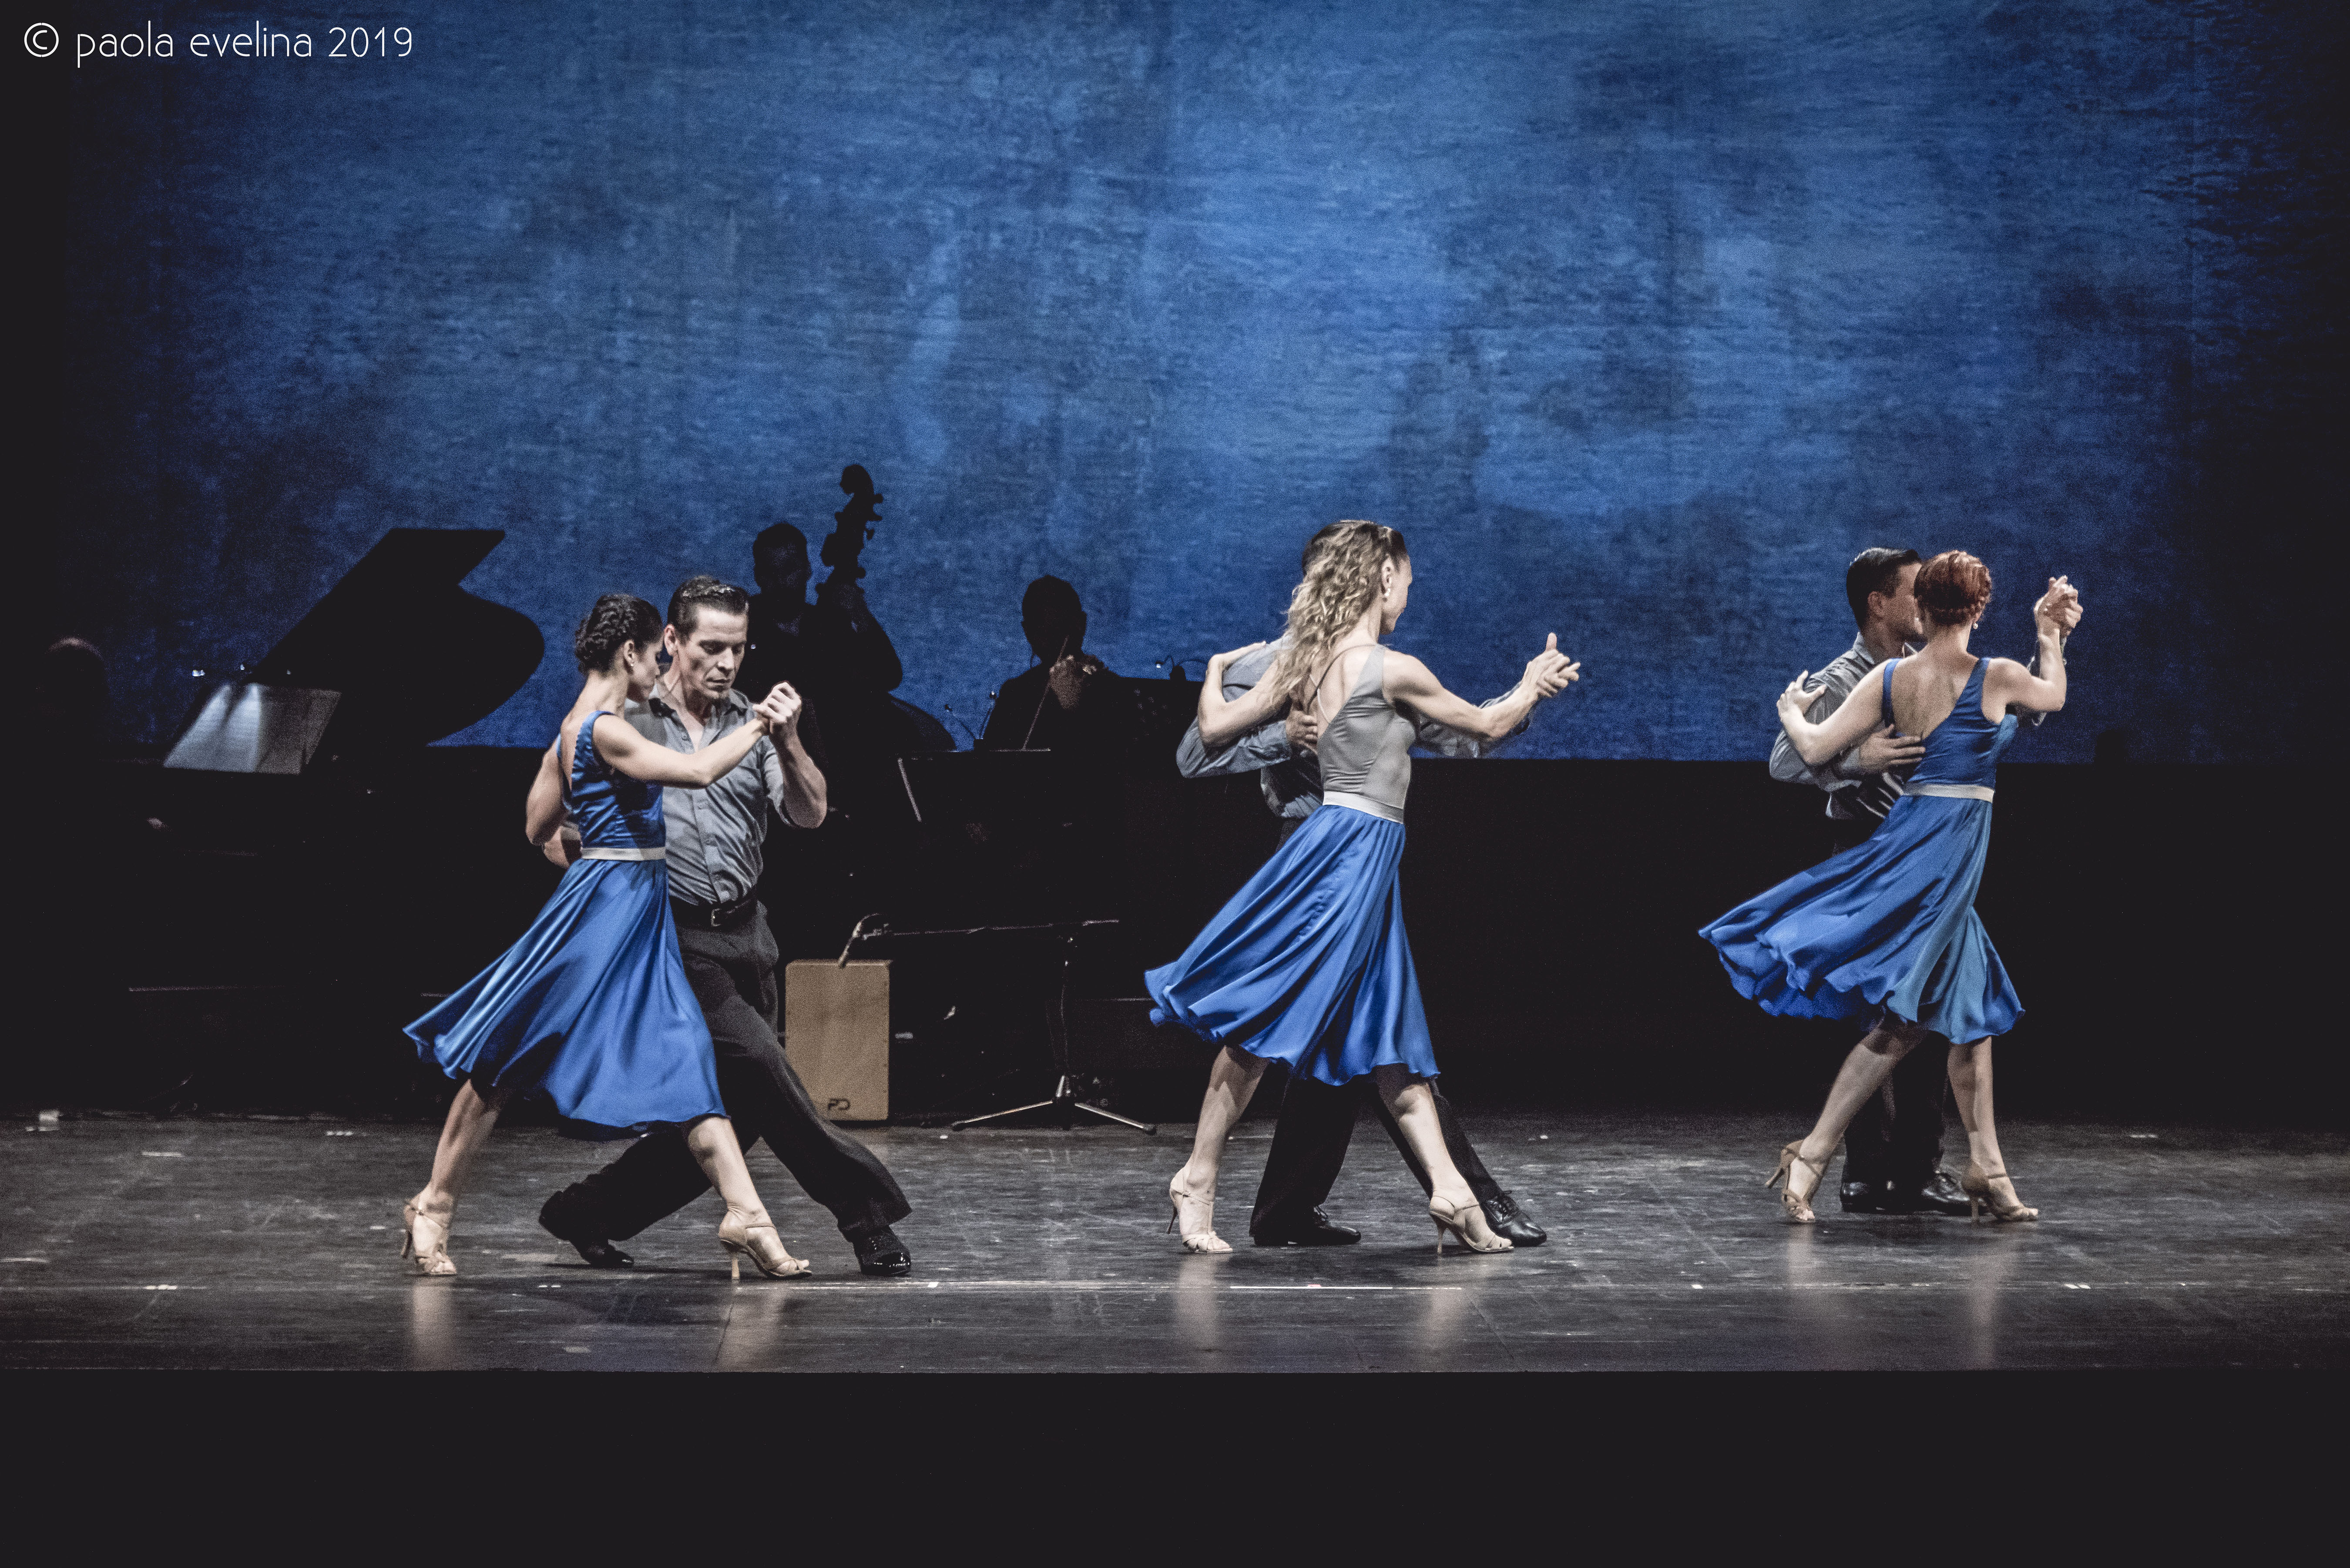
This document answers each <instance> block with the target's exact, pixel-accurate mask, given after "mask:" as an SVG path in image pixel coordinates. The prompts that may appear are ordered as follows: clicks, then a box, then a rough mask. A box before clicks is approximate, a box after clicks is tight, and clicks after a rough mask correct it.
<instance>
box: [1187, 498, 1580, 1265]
mask: <svg viewBox="0 0 2350 1568" xmlns="http://www.w3.org/2000/svg"><path fill="white" fill-rule="evenodd" d="M1341 529H1342V531H1341V532H1339V533H1337V534H1336V535H1334V536H1332V537H1331V538H1330V539H1329V540H1328V542H1327V543H1326V545H1325V547H1324V548H1323V549H1322V550H1321V551H1320V552H1319V553H1318V554H1317V555H1315V556H1313V557H1312V558H1311V561H1310V563H1309V565H1308V566H1307V569H1306V573H1305V580H1304V581H1302V582H1301V583H1299V584H1298V586H1297V589H1296V591H1295V594H1293V595H1292V596H1291V598H1290V606H1289V625H1288V630H1287V635H1286V638H1285V641H1286V644H1287V646H1286V647H1285V648H1284V649H1283V651H1282V653H1281V656H1280V658H1279V659H1277V660H1275V662H1274V665H1273V668H1272V669H1270V670H1267V671H1266V672H1265V676H1264V679H1263V680H1261V681H1259V682H1258V683H1257V684H1256V686H1255V687H1254V688H1253V689H1252V690H1251V691H1249V693H1248V694H1247V695H1246V696H1244V697H1243V698H1241V699H1240V700H1239V701H1231V702H1227V701H1224V699H1223V687H1224V679H1223V675H1224V666H1225V665H1227V664H1229V663H1230V662H1231V661H1232V660H1233V659H1238V658H1240V657H1242V656H1243V654H1246V653H1248V652H1250V651H1252V649H1253V647H1256V646H1262V645H1252V648H1244V649H1234V650H1233V651H1232V652H1231V653H1222V654H1218V655H1217V656H1216V657H1215V658H1213V659H1210V660H1209V661H1208V672H1207V675H1206V677H1205V679H1204V680H1202V681H1201V687H1200V738H1201V741H1202V742H1205V743H1206V744H1207V745H1208V746H1209V747H1210V748H1211V749H1212V748H1214V747H1217V746H1220V745H1222V744H1224V743H1225V742H1229V741H1231V740H1232V739H1234V738H1236V737H1238V736H1239V735H1242V734H1243V733H1245V732H1248V731H1250V730H1253V729H1255V728H1256V727H1257V726H1259V725H1260V724H1263V723H1266V722H1269V721H1271V720H1274V719H1275V718H1278V717H1279V716H1280V715H1281V714H1282V712H1283V711H1284V710H1286V709H1287V708H1288V707H1289V706H1290V705H1291V704H1292V703H1293V702H1294V703H1295V704H1297V705H1298V706H1300V707H1310V708H1312V709H1313V711H1315V714H1316V715H1317V716H1318V717H1320V718H1321V720H1322V721H1323V725H1324V727H1323V730H1322V734H1321V739H1320V741H1319V742H1318V743H1317V744H1316V746H1315V752H1316V754H1317V756H1318V758H1319V760H1320V765H1321V773H1322V805H1321V807H1320V808H1319V809H1317V810H1316V811H1315V813H1314V814H1313V815H1311V816H1309V817H1307V818H1306V819H1305V826H1302V827H1300V828H1299V829H1298V830H1297V831H1296V832H1295V833H1293V834H1292V835H1290V836H1289V838H1288V839H1287V841H1286V842H1284V844H1283V845H1282V846H1281V847H1280V848H1279V849H1278V850H1276V851H1275V852H1274V856H1273V858H1272V859H1270V860H1268V861H1266V862H1265V864H1264V866H1263V868H1262V869H1260V870H1259V871H1258V872H1257V874H1256V875H1255V876H1254V877H1251V878H1250V879H1249V882H1248V885H1247V886H1246V887H1244V888H1242V889H1241V890H1240V891H1239V892H1238V893H1236V894H1234V895H1233V896H1232V900H1231V902H1229V903H1227V904H1226V905H1225V906H1224V907H1223V909H1222V910H1221V911H1219V912H1218V913H1217V915H1216V917H1215V918H1214V919H1211V920H1210V921H1209V922H1208V924H1207V928H1206V929H1203V930H1202V931H1201V933H1200V934H1199V936H1198V937H1196V938H1194V939H1193V940H1192V942H1191V946H1190V947H1188V948H1186V949H1185V950H1184V951H1183V956H1182V957H1181V958H1179V959H1177V960H1176V961H1174V962H1173V963H1171V964H1169V965H1167V966H1166V967H1165V968H1163V969H1155V970H1152V971H1150V972H1149V974H1147V975H1145V976H1144V977H1143V980H1144V984H1145V985H1146V986H1147V987H1148V988H1149V992H1150V996H1151V1000H1152V1001H1153V1002H1156V1003H1157V1008H1156V1010H1155V1011H1154V1012H1153V1014H1152V1017H1153V1019H1154V1020H1155V1021H1156V1022H1159V1023H1180V1024H1181V1025H1182V1026H1183V1027H1184V1028H1186V1029H1189V1030H1191V1032H1192V1033H1195V1034H1197V1035H1199V1036H1200V1037H1201V1039H1203V1040H1207V1041H1211V1042H1212V1043H1214V1044H1218V1045H1221V1046H1222V1047H1223V1049H1222V1050H1221V1051H1219V1052H1218V1053H1217V1054H1216V1059H1215V1063H1214V1065H1213V1066H1212V1067H1211V1069H1210V1072H1209V1077H1208V1092H1207V1096H1206V1097H1205V1099H1204V1100H1203V1101H1202V1102H1201V1106H1200V1125H1199V1130H1198V1132H1197V1133H1196V1134H1195V1135H1194V1136H1193V1137H1192V1141H1191V1159H1190V1160H1189V1161H1188V1162H1187V1163H1186V1164H1185V1165H1184V1167H1183V1168H1182V1169H1181V1170H1180V1171H1178V1172H1176V1174H1175V1179H1173V1180H1172V1181H1170V1183H1168V1187H1167V1196H1168V1199H1169V1201H1170V1204H1171V1205H1172V1207H1173V1209H1174V1215H1173V1218H1172V1220H1170V1229H1173V1230H1175V1231H1179V1232H1180V1234H1181V1235H1182V1238H1183V1246H1184V1248H1185V1250H1186V1251H1193V1252H1229V1251H1232V1248H1231V1246H1230V1245H1229V1244H1228V1243H1226V1242H1225V1241H1224V1240H1223V1239H1222V1237H1220V1236H1218V1235H1217V1234H1216V1232H1215V1228H1214V1218H1215V1202H1216V1176H1217V1171H1218V1168H1219V1166H1220V1165H1221V1163H1222V1157H1223V1150H1224V1140H1225V1137H1227V1135H1229V1134H1230V1132H1231V1131H1232V1124H1233V1123H1234V1122H1236V1121H1238V1120H1239V1119H1240V1115H1241V1112H1242V1111H1243V1110H1244V1109H1245V1108H1246V1107H1247V1106H1248V1102H1249V1097H1250V1096H1252V1095H1253V1094H1254V1093H1255V1092H1256V1085H1257V1081H1258V1080H1259V1079H1260V1078H1261V1077H1263V1074H1264V1069H1265V1065H1266V1064H1267V1063H1269V1062H1273V1061H1275V1060H1279V1061H1281V1062H1284V1063H1286V1064H1288V1067H1289V1070H1290V1071H1291V1072H1293V1073H1311V1074H1312V1075H1314V1076H1315V1077H1316V1078H1318V1079H1320V1080H1321V1081H1322V1082H1324V1083H1326V1084H1346V1083H1349V1082H1351V1081H1353V1080H1354V1079H1356V1078H1358V1077H1361V1076H1363V1075H1366V1074H1367V1075H1370V1077H1371V1078H1372V1081H1373V1082H1374V1084H1375V1085H1377V1087H1378V1092H1379V1096H1380V1097H1381V1098H1382V1099H1384V1100H1385V1101H1386V1102H1387V1105H1388V1110H1389V1111H1390V1112H1392V1113H1393V1115H1394V1116H1395V1119H1396V1122H1397V1125H1398V1126H1399V1127H1401V1128H1402V1129H1403V1133H1404V1136H1405V1137H1406V1138H1407V1139H1409V1142H1410V1144H1411V1147H1412V1151H1413V1152H1414V1153H1415V1154H1416V1155H1418V1156H1419V1160H1420V1162H1421V1164H1422V1166H1423V1167H1424V1168H1426V1170H1427V1171H1428V1173H1429V1176H1430V1179H1431V1180H1432V1182H1433V1184H1434V1188H1433V1194H1432V1196H1431V1197H1430V1199H1429V1203H1428V1212H1429V1215H1430V1218H1431V1219H1433V1220H1435V1221H1436V1227H1437V1238H1436V1245H1437V1250H1438V1251H1443V1248H1444V1237H1445V1234H1446V1233H1447V1232H1450V1233H1451V1234H1452V1235H1454V1236H1457V1237H1459V1238H1460V1239H1461V1241H1463V1242H1465V1243H1466V1244H1467V1245H1468V1246H1469V1247H1470V1249H1471V1251H1479V1252H1500V1251H1509V1250H1510V1243H1509V1242H1508V1241H1504V1240H1503V1239H1502V1238H1501V1237H1498V1236H1496V1235H1494V1234H1493V1231H1492V1227H1490V1226H1489V1225H1487V1224H1486V1222H1485V1216H1484V1211H1483V1210H1482V1209H1480V1208H1479V1207H1478V1204H1477V1199H1476V1198H1475V1196H1474V1195H1473V1194H1472V1193H1471V1190H1470V1188H1469V1184H1468V1182H1467V1181H1466V1180H1464V1179H1462V1177H1461V1172H1460V1169H1459V1168H1458V1167H1456V1166H1455V1165H1454V1164H1453V1163H1452V1157H1451V1155H1450V1154H1449V1153H1447V1152H1446V1150H1445V1147H1444V1135H1443V1133H1442V1131H1441V1130H1440V1127H1439V1125H1438V1122H1437V1116H1436V1105H1435V1100H1434V1098H1433V1096H1431V1095H1430V1093H1429V1087H1428V1080H1429V1079H1430V1078H1432V1077H1434V1076H1435V1075H1436V1054H1435V1051H1434V1049H1433V1048H1432V1047H1431V1046H1430V1043H1429V1037H1428V1020H1427V1018H1426V1016H1425V1015H1424V1014H1423V1013H1422V1012H1421V1010H1420V1003H1419V981H1418V980H1417V978H1415V976H1414V975H1413V972H1412V964H1411V945H1410V943H1409V941H1408V940H1406V938H1405V935H1404V927H1403V903H1402V898H1401V895H1400V893H1399V889H1398V888H1397V883H1396V873H1397V868H1398V867H1399V864H1400V862H1401V861H1402V858H1403V806H1404V795H1405V793H1406V791H1407V790H1408V788H1409V785H1410V783H1411V756H1410V747H1411V745H1412V742H1413V740H1414V738H1415V736H1416V733H1417V731H1416V727H1415V726H1414V724H1413V722H1412V721H1411V720H1410V719H1409V718H1408V717H1406V716H1405V715H1404V714H1403V713H1402V712H1401V711H1399V710H1400V709H1403V708H1406V707H1409V708H1410V709H1412V710H1414V711H1417V712H1419V713H1420V714H1422V715H1424V716H1425V717H1427V718H1430V719H1432V720H1434V721H1436V722H1438V723H1440V724H1445V725H1450V726H1451V727H1452V728H1453V729H1456V730H1460V731H1462V732H1466V733H1468V734H1471V735H1476V736H1480V737H1482V738H1484V739H1488V740H1499V739H1501V738H1502V737H1503V736H1504V735H1507V734H1508V733H1510V732H1511V731H1513V730H1514V729H1515V728H1516V727H1517V726H1518V724H1519V723H1520V722H1523V720H1524V719H1525V718H1526V716H1527V715H1528V714H1529V713H1531V712H1532V711H1533V710H1534V704H1535V703H1536V702H1539V701H1542V700H1543V699H1544V698H1545V697H1551V696H1555V695H1556V694H1557V693H1558V692H1560V691H1565V689H1566V686H1567V683H1568V682H1569V681H1571V680H1575V676H1576V673H1577V667H1576V666H1575V665H1574V664H1571V663H1569V662H1568V661H1567V659H1565V657H1563V656H1562V655H1561V654H1560V653H1559V651H1558V639H1557V638H1556V637H1555V636H1554V637H1553V638H1552V639H1550V645H1549V647H1548V648H1546V649H1544V651H1543V652H1542V653H1541V654H1539V655H1537V656H1536V657H1535V658H1534V660H1533V661H1532V662H1531V663H1529V664H1528V665H1527V666H1526V673H1525V677H1524V679H1523V680H1520V681H1519V683H1518V685H1517V687H1516V688H1515V689H1514V690H1513V691H1511V693H1510V694H1509V695H1508V696H1507V697H1505V698H1503V700H1502V701H1499V702H1496V703H1494V704H1493V705H1492V706H1491V707H1486V708H1480V707H1477V706H1475V705H1473V704H1471V703H1469V702H1465V701H1462V700H1461V699H1460V698H1458V697H1456V696H1454V695H1453V694H1452V693H1451V692H1450V691H1446V690H1445V689H1444V687H1443V686H1442V685H1441V684H1440V683H1439V682H1438V680H1437V679H1436V677H1435V676H1433V675H1431V674H1430V673H1429V670H1428V667H1427V666H1426V665H1424V664H1422V663H1420V661H1419V660H1418V659H1413V658H1412V657H1410V656H1409V655H1408V654H1402V653H1395V652H1391V651H1389V650H1388V649H1385V648H1382V647H1380V646H1379V639H1380V638H1381V637H1382V636H1384V635H1385V634H1387V633H1388V632H1391V631H1393V630H1394V629H1395V626H1396V621H1397V619H1398V618H1399V617H1400V616H1401V615H1402V614H1403V611H1404V605H1405V602H1406V600H1407V599H1408V597H1409V594H1410V591H1411V557H1410V556H1409V555H1408V554H1407V553H1406V552H1405V549H1404V543H1403V535H1400V534H1399V533H1397V532H1396V531H1395V530H1394V529H1392V528H1385V527H1381V526H1380V525H1379V524H1376V523H1361V522H1349V523H1347V524H1342V525H1341Z"/></svg>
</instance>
